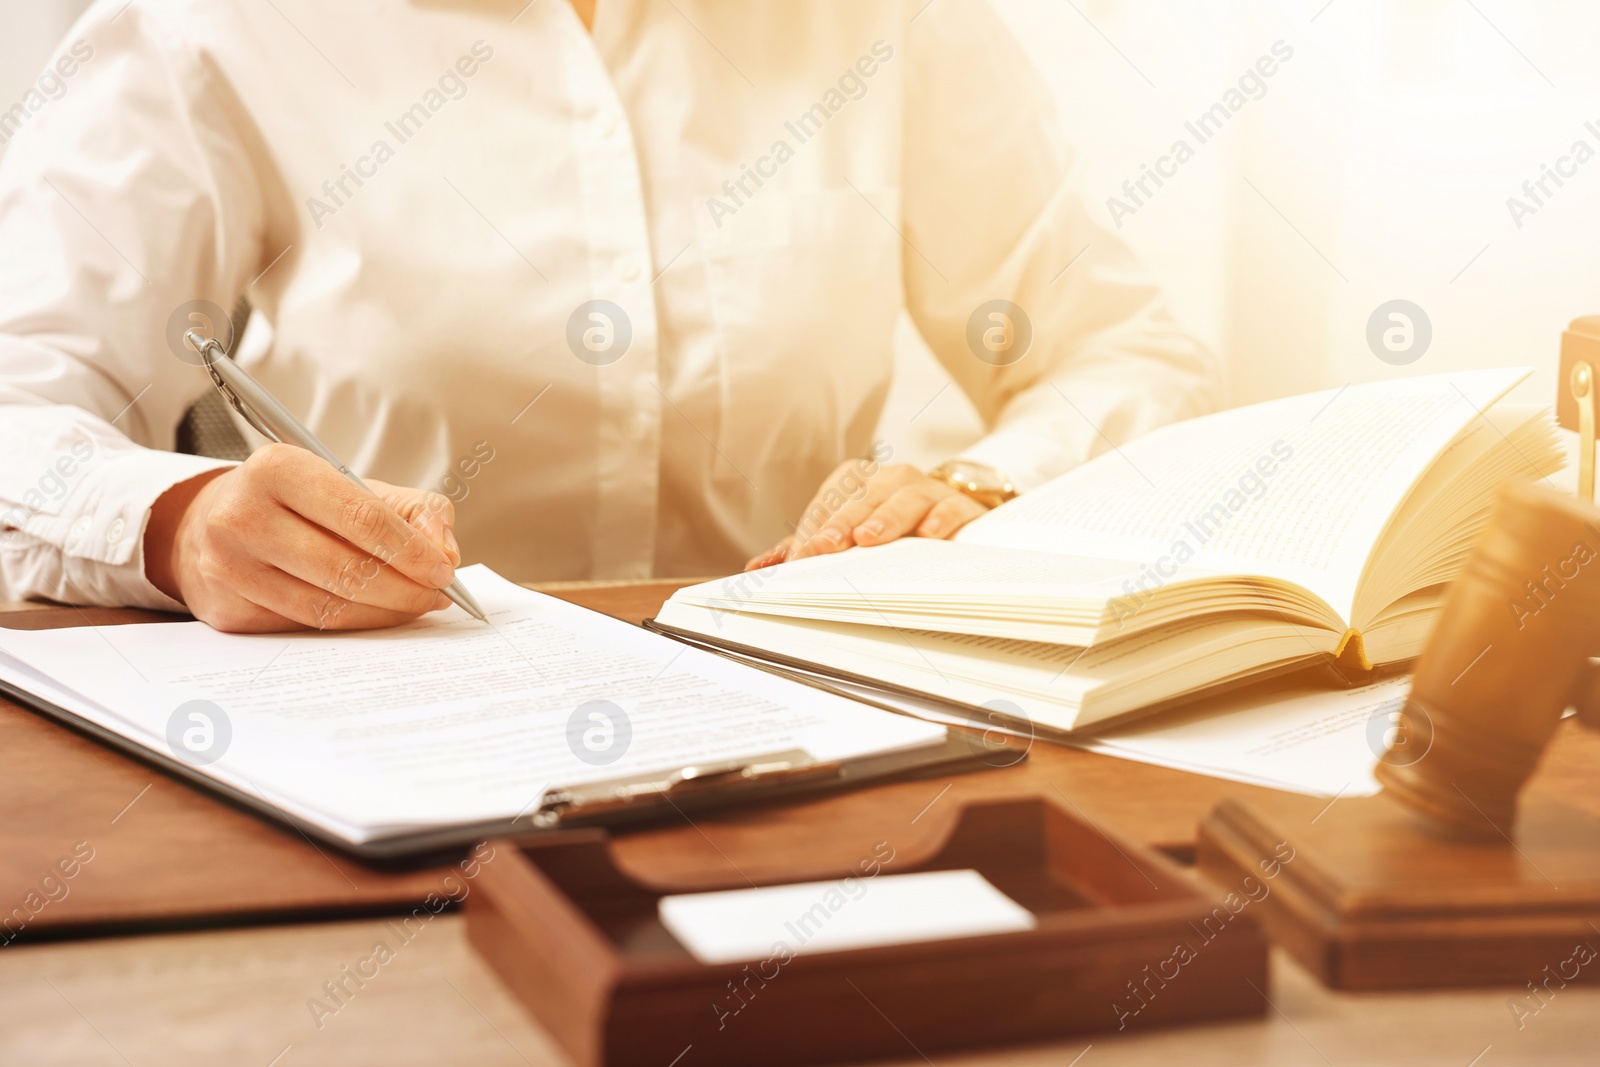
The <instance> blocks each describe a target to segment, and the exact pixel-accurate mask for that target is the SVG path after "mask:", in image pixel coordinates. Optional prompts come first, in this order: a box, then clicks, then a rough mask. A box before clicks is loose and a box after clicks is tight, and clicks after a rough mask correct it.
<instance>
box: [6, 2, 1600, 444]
mask: <svg viewBox="0 0 1600 1067" xmlns="http://www.w3.org/2000/svg"><path fill="white" fill-rule="evenodd" d="M934 2H946V0H934ZM957 2H960V0H957ZM994 3H995V6H996V7H997V8H998V9H999V10H1000V12H1001V13H1002V15H1003V16H1004V17H1005V18H1006V19H1007V21H1008V22H1010V24H1011V25H1012V27H1013V29H1014V30H1015V32H1016V34H1017V37H1018V39H1019V40H1020V41H1021V42H1022V44H1023V46H1024V48H1026V49H1027V51H1028V52H1029V53H1030V55H1031V56H1032V58H1033V60H1034V63H1035V65H1036V66H1037V67H1038V69H1039V71H1040V73H1041V74H1042V75H1043V77H1044V78H1045V80H1046V81H1047V82H1048V83H1049V84H1050V86H1051V88H1052V89H1053V90H1054V92H1055V95H1056V98H1057V100H1058V102H1059V111H1060V117H1061V121H1062V124H1063V126H1064V127H1065V128H1066V132H1067V135H1068V137H1069V138H1070V139H1071V140H1072V141H1073V143H1074V144H1075V145H1076V146H1077V148H1078V151H1079V157H1080V164H1081V187H1082V194H1083V197H1084V199H1085V201H1086V202H1087V203H1088V204H1089V206H1090V207H1091V209H1092V210H1094V211H1095V212H1097V213H1098V214H1099V215H1100V217H1101V218H1102V219H1103V220H1104V221H1105V222H1106V224H1107V225H1108V226H1112V227H1113V228H1114V229H1117V232H1118V234H1119V236H1121V237H1122V238H1123V239H1124V240H1126V241H1127V242H1128V243H1129V244H1130V245H1132V246H1133V248H1134V249H1135V251H1136V252H1138V253H1139V255H1140V256H1141V257H1142V258H1143V260H1144V262H1145V264H1146V265H1147V266H1148V267H1149V269H1150V270H1151V272H1152V273H1153V274H1154V275H1155V276H1156V277H1157V279H1158V280H1160V282H1161V283H1162V284H1163V285H1164V286H1165V287H1166V289H1167V291H1168V293H1169V294H1170V297H1171V302H1172V305H1173V307H1174V310H1175V311H1176V313H1177V315H1178V316H1179V318H1180V319H1181V320H1182V321H1183V322H1184V323H1185V324H1187V325H1188V326H1189V327H1190V328H1191V329H1193V330H1194V331H1196V332H1197V333H1198V334H1199V335H1200V336H1201V337H1202V338H1204V340H1205V341H1206V342H1207V343H1208V344H1210V345H1211V346H1212V347H1213V348H1214V349H1216V350H1217V351H1219V352H1221V353H1222V354H1223V356H1224V361H1225V364H1226V366H1227V369H1228V389H1229V399H1230V402H1231V403H1235V404H1240V403H1249V402H1252V401H1255V400H1261V399H1265V398H1268V397H1273V396H1281V395H1285V394H1289V393H1295V392H1304V391H1307V390H1311V389H1318V388H1327V387H1337V386H1340V385H1343V384H1345V383H1347V382H1355V381H1366V380H1370V379H1374V378H1382V377H1389V376H1399V375H1410V374H1424V373H1431V372H1435V371H1442V370H1450V369H1464V368H1471V367H1490V366H1502V365H1507V364H1526V365H1531V366H1533V367H1535V368H1537V374H1536V375H1535V377H1534V379H1533V380H1532V381H1531V382H1530V383H1528V384H1527V385H1525V386H1524V387H1523V390H1522V393H1521V396H1522V398H1524V399H1529V400H1538V401H1541V402H1550V401H1551V400H1552V399H1553V397H1554V395H1555V388H1556V382H1555V366H1556V355H1557V345H1558V343H1559V337H1560V333H1561V330H1562V329H1563V327H1565V325H1566V324H1567V322H1568V321H1569V320H1571V319H1573V318H1576V317H1578V316H1580V315H1585V314H1596V313H1600V67H1597V65H1596V63H1595V61H1594V58H1595V51H1596V45H1597V43H1600V4H1595V3H1593V2H1585V0H1293V2H1289V0H1065V2H1063V0H994ZM5 4H6V8H7V10H6V18H5V26H6V32H5V33H4V34H3V35H0V100H5V101H14V100H16V99H17V98H19V97H20V96H21V95H22V94H23V92H25V91H26V89H27V88H28V86H29V85H30V84H31V83H32V82H33V79H34V78H35V77H36V75H37V72H38V70H39V69H40V68H41V67H42V66H43V64H44V63H45V61H46V59H47V58H48V57H49V55H50V54H51V50H52V49H53V48H54V46H55V45H56V44H57V43H58V42H59V41H60V39H61V37H62V36H63V35H64V34H65V33H66V31H67V29H68V27H69V26H70V25H71V23H72V20H73V19H74V18H75V17H76V16H77V15H78V13H79V12H80V11H81V10H82V9H83V8H84V7H85V6H87V5H86V0H5ZM1277 41H1282V42H1284V44H1285V45H1287V46H1288V47H1289V48H1291V49H1292V50H1293V55H1292V58H1290V59H1289V60H1287V61H1284V62H1281V63H1279V64H1278V69H1277V71H1276V73H1274V74H1273V75H1272V77H1270V78H1268V79H1264V85H1265V90H1266V91H1265V93H1264V94H1263V95H1261V96H1260V97H1259V99H1249V100H1248V102H1247V103H1246V104H1245V106H1244V107H1243V108H1241V109H1240V110H1239V111H1238V113H1237V114H1235V115H1233V117H1232V118H1231V119H1230V120H1229V121H1228V122H1227V123H1226V124H1225V126H1224V127H1223V128H1222V130H1221V131H1220V132H1218V133H1217V134H1216V135H1215V136H1213V137H1211V138H1210V139H1209V140H1207V141H1206V142H1205V143H1204V144H1197V141H1196V139H1195V138H1194V136H1193V135H1192V134H1190V133H1189V132H1188V131H1187V130H1186V129H1185V127H1184V124H1185V122H1195V121H1197V120H1198V118H1199V116H1200V115H1201V114H1202V113H1204V112H1205V111H1206V109H1208V108H1209V107H1210V106H1211V105H1212V104H1214V103H1216V102H1218V101H1219V100H1221V99H1222V98H1223V95H1224V93H1226V92H1227V90H1228V89H1229V88H1231V87H1235V86H1237V85H1238V82H1239V78H1240V76H1241V75H1242V74H1244V73H1245V72H1246V71H1247V70H1249V69H1250V68H1251V67H1252V66H1253V65H1254V64H1255V62H1256V61H1257V59H1258V58H1259V57H1261V56H1263V55H1268V54H1270V53H1271V51H1272V46H1273V44H1274V42H1277ZM1587 124H1592V126H1590V125H1587ZM1180 137H1181V138H1183V139H1185V140H1187V141H1189V142H1190V144H1191V145H1192V146H1196V149H1195V155H1194V158H1193V159H1191V160H1189V161H1187V162H1185V163H1184V164H1183V165H1182V166H1181V167H1179V168H1178V171H1177V174H1176V176H1174V177H1171V178H1168V179H1166V180H1165V184H1164V185H1163V186H1162V187H1161V188H1160V190H1159V191H1158V192H1157V193H1156V195H1155V196H1153V197H1151V198H1150V199H1149V200H1148V201H1147V202H1146V203H1145V204H1144V205H1142V206H1139V207H1138V209H1137V210H1136V211H1135V212H1134V213H1133V214H1131V215H1127V214H1124V215H1122V217H1121V218H1120V222H1121V226H1120V228H1117V227H1116V226H1115V224H1114V223H1113V222H1112V221H1111V216H1110V213H1109V209H1108V206H1107V201H1108V198H1110V197H1113V196H1117V197H1121V198H1123V200H1124V202H1125V203H1128V202H1129V201H1128V200H1127V198H1126V196H1125V194H1124V193H1123V191H1122V185H1123V182H1124V181H1126V180H1129V179H1134V180H1137V178H1138V177H1139V176H1140V174H1141V169H1142V167H1144V166H1151V167H1154V166H1155V164H1156V162H1157V160H1158V159H1159V158H1160V157H1161V156H1163V155H1166V154H1167V153H1168V152H1169V151H1170V148H1171V146H1172V144H1173V142H1174V141H1175V140H1177V139H1178V138H1180ZM1580 141H1581V142H1584V144H1585V145H1586V146H1587V153H1585V152H1583V151H1579V150H1578V147H1577V142H1580ZM1564 157H1565V159H1566V162H1565V163H1563V162H1562V160H1563V158H1564ZM1580 157H1582V158H1583V162H1579V161H1578V160H1579V158H1580ZM1546 168H1549V169H1552V170H1555V169H1563V170H1566V171H1568V172H1571V173H1569V174H1568V175H1566V176H1562V177H1561V183H1562V184H1560V185H1559V186H1558V185H1556V183H1555V181H1554V180H1553V179H1546V184H1545V192H1547V193H1548V194H1549V195H1545V192H1541V193H1539V198H1538V199H1539V201H1541V202H1535V201H1534V200H1533V199H1531V198H1530V197H1529V196H1528V194H1527V193H1526V192H1525V191H1524V188H1523V185H1524V183H1525V182H1530V181H1532V182H1537V181H1538V180H1539V179H1540V178H1541V177H1543V176H1544V175H1545V173H1546ZM1535 191H1536V192H1537V191H1538V190H1537V187H1536V190H1535ZM1511 197H1517V198H1519V199H1520V200H1521V201H1522V202H1523V203H1524V204H1525V205H1527V206H1528V207H1531V208H1532V209H1533V210H1532V211H1531V212H1528V213H1519V214H1520V217H1513V213H1512V211H1511V210H1510V209H1509V208H1508V205H1507V201H1508V199H1509V198H1511ZM1391 300H1408V301H1410V302H1412V303H1413V304H1415V305H1416V306H1417V307H1419V308H1420V309H1422V312H1423V313H1424V314H1425V315H1426V316H1427V319H1428V321H1429V324H1430V326H1431V332H1432V340H1431V343H1430V344H1429V346H1428V348H1427V350H1426V351H1425V352H1424V353H1423V355H1422V356H1421V357H1420V358H1418V359H1416V360H1415V362H1412V363H1409V364H1407V365H1403V366H1395V365H1391V364H1390V363H1386V362H1384V361H1382V360H1380V359H1379V358H1377V356H1375V355H1374V353H1373V350H1372V349H1371V348H1370V347H1369V345H1368V342H1367V326H1368V320H1369V319H1370V318H1371V317H1372V314H1373V312H1374V311H1375V309H1377V308H1378V306H1379V305H1381V304H1384V303H1387V302H1389V301H1391ZM901 342H902V343H901V346H900V347H901V350H902V351H901V353H900V359H901V363H902V374H901V375H900V376H899V379H898V381H897V384H896V389H895V391H894V394H893V395H892V397H891V400H890V405H889V408H888V410H887V411H886V412H885V414H884V418H883V423H882V427H881V435H882V436H883V437H885V438H887V439H888V440H889V441H891V442H892V443H893V444H894V445H895V448H896V458H897V459H904V460H909V461H912V462H925V463H932V462H937V461H939V460H941V459H944V458H946V457H947V456H948V455H949V454H950V453H951V452H953V451H955V450H956V449H959V448H960V447H961V446H962V445H963V444H964V443H966V442H967V441H968V440H970V439H972V438H973V437H975V436H977V434H978V433H979V432H980V429H981V428H980V426H979V424H978V421H977V419H976V416H975V415H974V413H973V411H972V409H971V407H970V405H968V404H967V403H966V401H965V398H964V397H963V396H961V394H960V393H959V391H958V390H956V389H954V388H945V386H946V385H947V384H948V383H947V379H945V378H944V376H943V372H942V371H941V370H940V369H939V367H938V366H937V364H935V363H934V362H933V360H932V359H931V357H929V355H928V354H927V352H926V350H925V349H923V348H922V346H921V344H920V342H919V341H918V340H917V338H916V336H915V334H914V332H913V331H912V330H911V329H910V328H909V327H906V326H904V325H903V326H902V330H901Z"/></svg>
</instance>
